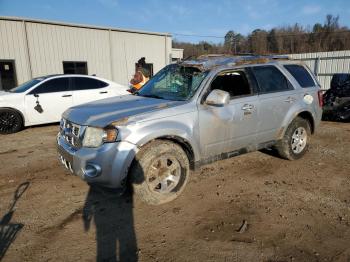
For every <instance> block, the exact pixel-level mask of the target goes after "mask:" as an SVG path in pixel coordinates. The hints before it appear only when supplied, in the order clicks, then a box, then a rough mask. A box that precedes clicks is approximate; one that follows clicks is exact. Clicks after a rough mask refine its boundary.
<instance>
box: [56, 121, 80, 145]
mask: <svg viewBox="0 0 350 262" xmlns="http://www.w3.org/2000/svg"><path fill="white" fill-rule="evenodd" d="M60 132H61V135H62V136H63V138H64V139H65V140H66V142H67V143H68V144H69V145H71V146H73V147H75V148H79V147H81V140H80V137H81V126H79V125H77V124H74V123H72V122H70V121H69V120H67V119H62V120H61V124H60Z"/></svg>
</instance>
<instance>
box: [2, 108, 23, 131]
mask: <svg viewBox="0 0 350 262" xmlns="http://www.w3.org/2000/svg"><path fill="white" fill-rule="evenodd" d="M22 128H23V120H22V117H21V115H20V114H19V113H18V112H17V111H15V110H12V109H0V134H12V133H16V132H18V131H20V130H21V129H22Z"/></svg>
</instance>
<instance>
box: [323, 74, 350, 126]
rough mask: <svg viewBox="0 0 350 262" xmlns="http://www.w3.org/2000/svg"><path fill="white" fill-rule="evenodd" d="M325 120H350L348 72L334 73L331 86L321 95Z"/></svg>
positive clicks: (349, 80) (349, 77)
mask: <svg viewBox="0 0 350 262" xmlns="http://www.w3.org/2000/svg"><path fill="white" fill-rule="evenodd" d="M323 103H324V107H323V118H324V119H325V120H335V121H349V120H350V74H334V75H333V77H332V81H331V88H330V89H328V90H327V92H326V93H325V94H324V96H323Z"/></svg>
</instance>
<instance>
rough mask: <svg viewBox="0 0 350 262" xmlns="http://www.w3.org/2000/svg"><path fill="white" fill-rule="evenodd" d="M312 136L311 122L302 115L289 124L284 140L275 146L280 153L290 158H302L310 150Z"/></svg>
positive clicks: (285, 157) (283, 156)
mask: <svg viewBox="0 0 350 262" xmlns="http://www.w3.org/2000/svg"><path fill="white" fill-rule="evenodd" d="M310 136H311V128H310V123H309V121H307V120H306V119H303V118H301V117H297V118H295V119H294V120H293V121H292V122H291V123H290V124H289V126H288V128H287V130H286V132H285V134H284V136H283V138H282V140H280V141H278V143H277V145H276V146H275V148H276V150H277V152H278V154H279V155H280V156H281V157H282V158H284V159H288V160H296V159H299V158H301V157H302V156H303V155H304V154H305V153H306V152H307V150H308V147H309V141H310Z"/></svg>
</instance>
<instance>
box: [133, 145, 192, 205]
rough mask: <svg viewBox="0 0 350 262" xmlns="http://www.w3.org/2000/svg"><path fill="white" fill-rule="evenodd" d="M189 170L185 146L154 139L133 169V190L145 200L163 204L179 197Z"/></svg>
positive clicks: (141, 153) (140, 155)
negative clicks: (183, 147)
mask: <svg viewBox="0 0 350 262" xmlns="http://www.w3.org/2000/svg"><path fill="white" fill-rule="evenodd" d="M189 172H190V165H189V160H188V157H187V155H186V153H185V152H184V150H183V149H182V148H181V147H180V146H179V145H177V144H174V143H172V142H170V141H164V140H155V141H153V142H151V143H149V144H147V145H145V146H144V147H143V148H142V149H141V150H140V152H139V153H138V154H137V156H136V158H135V160H134V162H133V164H132V167H131V171H130V180H131V183H132V187H133V191H134V193H135V194H136V195H138V197H139V198H141V200H142V201H144V202H146V203H147V204H151V205H160V204H163V203H166V202H169V201H172V200H174V199H175V198H177V197H178V196H179V195H180V194H181V192H182V191H183V190H184V188H185V186H186V184H187V181H188V178H189Z"/></svg>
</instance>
